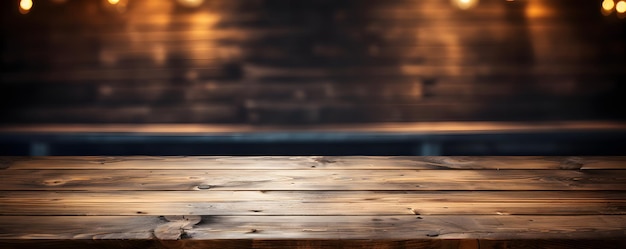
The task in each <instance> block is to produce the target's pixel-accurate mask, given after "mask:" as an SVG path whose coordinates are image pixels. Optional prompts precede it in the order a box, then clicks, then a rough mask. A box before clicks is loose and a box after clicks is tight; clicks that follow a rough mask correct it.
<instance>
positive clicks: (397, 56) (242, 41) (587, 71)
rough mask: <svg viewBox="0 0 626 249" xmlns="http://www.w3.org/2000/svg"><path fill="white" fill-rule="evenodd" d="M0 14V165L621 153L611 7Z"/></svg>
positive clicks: (340, 2)
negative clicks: (92, 159)
mask: <svg viewBox="0 0 626 249" xmlns="http://www.w3.org/2000/svg"><path fill="white" fill-rule="evenodd" d="M0 11H1V12H2V13H1V18H2V24H1V27H0V28H1V30H0V32H1V37H0V53H1V61H0V65H1V69H0V70H1V71H0V77H1V83H0V127H1V128H0V155H134V154H142V155H143V154H148V155H296V154H298V155H562V154H568V155H569V154H581V155H616V154H619V155H623V154H626V149H625V148H626V146H623V141H626V140H625V138H626V135H625V134H626V129H625V128H624V126H623V125H621V124H623V123H622V122H624V121H625V118H626V111H625V110H624V106H626V105H624V104H626V98H624V96H626V95H625V93H626V18H625V17H626V14H625V12H626V1H625V0H615V1H614V0H241V1H233V0H10V1H9V0H7V1H1V2H0ZM451 122H452V123H451ZM476 122H479V124H485V125H484V127H496V128H497V127H499V126H498V125H500V124H508V125H510V124H515V125H514V127H516V128H511V129H505V131H496V132H493V131H492V130H491V129H490V128H481V129H478V131H477V130H476V129H473V128H472V127H474V126H472V125H473V124H477V123H476ZM580 122H583V123H582V125H579V124H581V123H580ZM155 124H158V125H159V126H158V127H160V128H158V129H156V131H155V130H150V129H148V128H149V127H154V126H150V125H155ZM189 124H194V125H200V126H193V127H201V128H197V129H191V128H189V127H190V126H185V125H189ZM383 124H395V126H393V125H392V126H385V125H383ZM424 124H427V125H426V128H423V127H424ZM438 124H455V126H454V127H455V128H454V132H441V131H439V132H432V131H433V130H437V129H438V127H440V126H438ZM520 124H521V125H520ZM537 124H551V125H549V126H542V127H544V128H542V129H539V130H537V129H534V128H533V127H536V126H537ZM571 124H575V125H574V126H576V127H579V128H576V129H560V127H564V126H568V125H571ZM607 124H608V125H607ZM615 124H617V125H615ZM50 125H54V127H56V128H55V129H56V130H55V129H50V127H51V126H50ZM120 125H124V126H120ZM168 125H169V126H168ZM202 125H205V126H202ZM465 125H467V126H465ZM24 127H28V128H24ZM64 127H65V128H64ZM71 127H74V128H76V127H78V128H76V129H74V130H73V129H72V128H71ZM81 127H82V128H84V127H88V129H87V130H86V131H85V130H82V131H81ZM89 127H90V128H89ZM110 127H117V128H115V129H113V130H110V129H108V128H110ZM120 127H122V128H120ZM124 127H130V128H124ZM142 127H143V128H142ZM146 127H148V128H146ZM168 127H169V128H168ZM215 127H219V129H218V130H219V131H218V132H216V131H215V129H216V128H215ZM242 127H243V128H242ZM337 127H339V128H337ZM363 127H367V129H366V131H364V128H363ZM377 127H379V128H377ZM385 127H386V128H385ZM389 127H391V128H389ZM393 127H400V128H398V129H395V130H394V128H393ZM407 127H409V128H410V129H408V131H407V130H404V131H401V132H399V131H398V130H399V129H401V128H407ZM411 127H422V128H419V129H412V128H411ZM429 127H430V128H429ZM463 127H468V129H467V130H466V131H465V129H464V128H463ZM481 127H482V126H481ZM520 127H521V128H520ZM546 127H547V128H546ZM581 127H582V128H581ZM607 127H608V128H607ZM170 128H171V129H170ZM142 129H143V130H142ZM190 130H192V132H189V131H190ZM242 130H243V132H242ZM496 130H497V129H496Z"/></svg>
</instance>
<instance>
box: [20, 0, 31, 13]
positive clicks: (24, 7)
mask: <svg viewBox="0 0 626 249" xmlns="http://www.w3.org/2000/svg"><path fill="white" fill-rule="evenodd" d="M31 8H33V1H32V0H21V1H20V13H22V14H26V13H28V12H29V11H30V9H31Z"/></svg>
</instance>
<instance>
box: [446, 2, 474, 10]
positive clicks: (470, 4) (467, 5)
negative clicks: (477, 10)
mask: <svg viewBox="0 0 626 249" xmlns="http://www.w3.org/2000/svg"><path fill="white" fill-rule="evenodd" d="M477 3H478V0H452V4H454V5H456V6H457V7H458V8H459V9H463V10H466V9H469V8H472V7H474V6H475V5H476V4H477Z"/></svg>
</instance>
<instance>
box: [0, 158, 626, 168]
mask: <svg viewBox="0 0 626 249" xmlns="http://www.w3.org/2000/svg"><path fill="white" fill-rule="evenodd" d="M0 165H2V166H1V167H3V168H8V169H10V170H52V169H64V170H65V169H95V170H98V169H107V170H113V169H119V170H146V169H161V170H171V169H174V170H304V169H337V170H341V169H343V170H347V169H350V170H353V169H354V170H426V169H436V170H446V169H454V170H463V169H467V170H479V169H485V170H494V169H495V170H501V169H502V170H504V169H520V170H522V169H527V170H542V169H546V170H556V169H570V170H588V169H601V170H611V169H626V157H622V156H614V157H577V156H569V157H533V156H497V157H488V156H485V157H468V156H445V157H444V156H423V157H399V156H291V157H287V156H237V157H232V156H194V157H187V156H180V157H176V156H169V157H163V156H160V157H155V156H125V157H104V156H84V157H71V156H54V157H2V158H0Z"/></svg>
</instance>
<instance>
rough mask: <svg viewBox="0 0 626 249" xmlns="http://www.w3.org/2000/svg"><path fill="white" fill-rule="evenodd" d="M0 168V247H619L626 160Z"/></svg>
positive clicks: (247, 161) (72, 161) (96, 161)
mask: <svg viewBox="0 0 626 249" xmlns="http://www.w3.org/2000/svg"><path fill="white" fill-rule="evenodd" d="M0 168H1V170H0V172H1V174H0V246H1V247H3V248H24V246H25V245H28V246H35V247H37V246H41V247H44V246H45V247H57V248H67V247H72V246H73V247H85V246H89V247H94V246H95V247H96V248H97V247H102V248H107V247H111V246H114V247H118V246H140V247H153V248H177V247H189V246H192V247H193V246H198V247H201V246H217V247H220V248H275V247H276V246H284V247H297V248H343V247H359V248H363V247H372V246H375V245H378V246H382V248H406V247H410V248H503V247H502V245H509V246H511V247H509V248H517V247H519V248H527V247H524V246H532V245H534V246H540V247H545V248H583V247H584V248H620V246H623V245H626V242H625V239H624V237H625V235H626V215H625V214H626V191H624V190H626V157H315V156H310V157H285V156H283V157H280V156H277V157H143V156H134V157H28V158H22V157H2V158H0ZM515 245H516V246H517V247H516V246H515ZM564 246H565V247H564Z"/></svg>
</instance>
